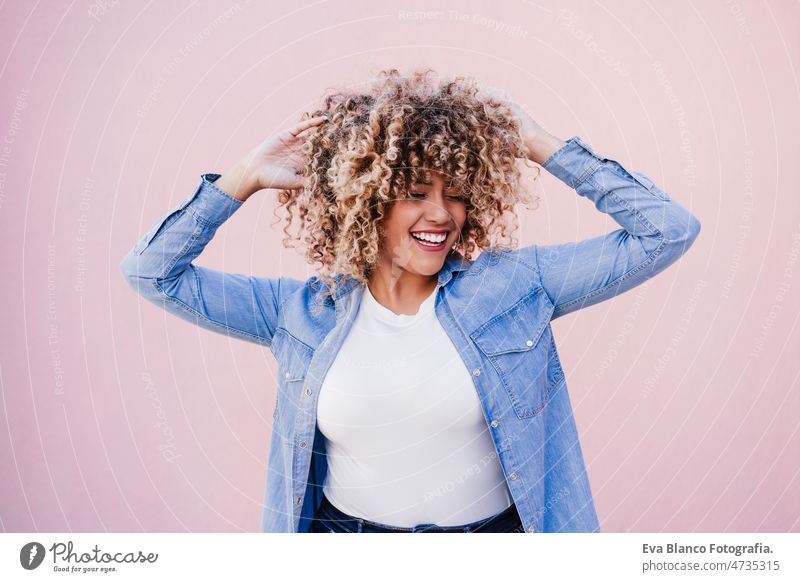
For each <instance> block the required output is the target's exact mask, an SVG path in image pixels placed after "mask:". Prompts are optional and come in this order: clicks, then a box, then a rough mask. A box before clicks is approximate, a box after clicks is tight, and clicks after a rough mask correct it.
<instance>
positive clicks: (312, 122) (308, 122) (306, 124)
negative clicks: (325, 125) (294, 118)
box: [289, 115, 328, 137]
mask: <svg viewBox="0 0 800 582" xmlns="http://www.w3.org/2000/svg"><path fill="white" fill-rule="evenodd" d="M327 120H328V117H327V116H325V115H320V116H317V117H312V118H311V119H304V120H303V121H301V122H300V123H298V124H297V125H295V126H294V127H292V128H291V129H290V130H289V133H290V134H291V136H292V137H297V135H298V134H299V133H302V132H304V131H305V130H307V129H308V128H310V127H314V126H316V125H319V124H321V123H322V122H324V121H327Z"/></svg>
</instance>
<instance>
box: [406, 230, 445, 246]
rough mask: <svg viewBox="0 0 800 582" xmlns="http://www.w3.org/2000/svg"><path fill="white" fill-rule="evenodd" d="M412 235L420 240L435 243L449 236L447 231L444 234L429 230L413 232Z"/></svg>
mask: <svg viewBox="0 0 800 582" xmlns="http://www.w3.org/2000/svg"><path fill="white" fill-rule="evenodd" d="M411 236H413V237H414V238H418V239H420V240H424V241H428V242H433V243H437V244H438V243H442V242H444V241H445V239H446V238H447V233H442V234H432V233H427V232H412V233H411Z"/></svg>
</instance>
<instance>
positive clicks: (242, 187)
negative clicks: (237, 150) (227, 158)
mask: <svg viewBox="0 0 800 582" xmlns="http://www.w3.org/2000/svg"><path fill="white" fill-rule="evenodd" d="M214 185H215V186H216V187H217V188H219V189H220V190H223V191H224V192H226V193H227V194H230V195H231V196H232V197H233V198H236V199H237V200H242V201H244V200H247V199H248V198H250V196H252V195H253V194H255V193H256V192H258V191H259V190H261V186H260V185H259V183H258V177H257V176H256V173H255V172H253V171H252V170H251V169H250V168H249V167H248V165H247V164H246V163H244V162H243V161H240V162H238V163H237V164H236V165H235V166H233V167H232V168H231V169H230V170H229V171H227V172H225V173H224V174H222V176H220V177H219V178H218V179H217V180H216V181H215V182H214Z"/></svg>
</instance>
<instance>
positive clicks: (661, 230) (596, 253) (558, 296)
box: [518, 136, 700, 319]
mask: <svg viewBox="0 0 800 582" xmlns="http://www.w3.org/2000/svg"><path fill="white" fill-rule="evenodd" d="M562 143H563V145H561V146H560V147H559V148H558V149H557V150H555V151H554V152H552V153H550V155H548V156H546V159H545V160H544V162H543V163H542V167H543V168H545V169H546V170H547V171H548V172H550V173H551V174H553V175H554V176H556V177H557V178H558V179H560V180H561V181H562V182H564V183H565V184H567V185H568V186H570V187H571V188H574V189H575V190H576V191H577V193H578V194H579V195H580V196H583V197H584V198H588V199H589V200H591V201H592V202H593V203H594V205H595V207H596V208H597V210H599V211H600V212H604V213H606V214H608V215H609V216H611V217H612V218H613V219H614V220H615V221H616V222H617V223H618V224H619V225H620V226H621V227H622V228H620V229H618V230H615V231H613V232H610V233H608V234H605V235H601V236H597V237H594V238H589V239H586V240H582V241H577V242H569V243H562V244H554V245H533V246H530V247H525V248H522V249H519V251H518V252H519V254H520V257H521V258H522V259H523V260H525V261H526V262H528V263H529V264H534V265H536V266H537V267H538V270H539V274H540V277H541V283H542V286H543V288H544V291H545V293H546V294H547V295H548V297H549V298H550V299H551V301H552V302H553V304H554V306H555V309H554V311H553V315H552V318H553V319H555V318H556V317H560V316H562V315H565V314H567V313H570V312H572V311H575V310H577V309H581V308H583V307H588V306H590V305H594V304H595V303H599V302H601V301H604V300H606V299H609V298H611V297H615V296H616V295H618V294H619V293H622V292H624V291H627V290H628V289H631V288H632V287H635V286H636V285H639V284H641V283H643V282H644V281H646V280H647V279H650V278H651V277H653V276H655V275H656V274H658V273H659V272H661V271H663V270H664V269H666V268H667V267H668V266H670V265H671V264H672V263H674V262H675V261H677V260H678V258H679V257H680V256H681V255H683V254H684V253H685V252H686V251H687V250H688V249H689V247H691V245H692V243H693V242H694V241H695V239H696V238H697V235H698V233H699V232H700V221H699V220H698V218H697V217H696V216H695V215H693V214H692V213H691V212H689V211H688V210H687V209H686V208H684V207H683V206H681V205H680V204H679V203H678V202H676V201H675V200H673V199H672V198H670V196H668V195H667V194H666V193H665V192H664V191H663V190H661V189H660V188H659V187H658V186H656V185H655V184H654V183H653V182H652V181H651V180H650V179H649V178H648V177H647V176H645V175H644V174H642V173H639V172H635V171H633V170H628V169H627V168H625V167H624V166H623V165H622V164H620V163H619V162H618V161H616V160H613V159H611V158H607V157H603V156H600V155H598V154H596V153H595V152H594V151H593V150H592V149H591V148H590V147H589V146H588V145H587V144H586V143H584V142H583V141H582V140H581V139H580V137H579V136H574V137H571V138H570V139H568V140H567V141H566V142H562Z"/></svg>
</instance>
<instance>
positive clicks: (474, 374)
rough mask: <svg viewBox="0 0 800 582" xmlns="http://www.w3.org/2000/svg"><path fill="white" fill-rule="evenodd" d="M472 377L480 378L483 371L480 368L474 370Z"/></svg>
mask: <svg viewBox="0 0 800 582" xmlns="http://www.w3.org/2000/svg"><path fill="white" fill-rule="evenodd" d="M472 375H473V376H480V375H481V369H480V368H475V369H474V370H472Z"/></svg>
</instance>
